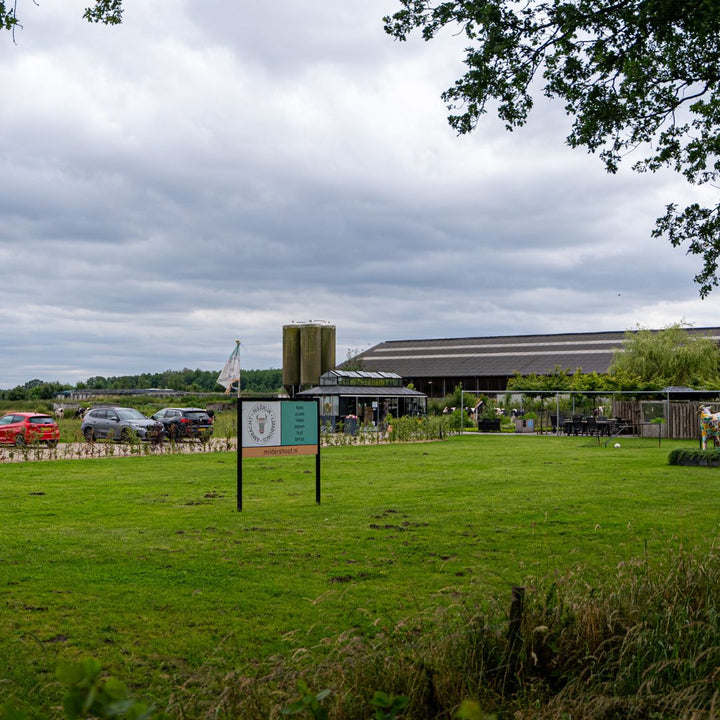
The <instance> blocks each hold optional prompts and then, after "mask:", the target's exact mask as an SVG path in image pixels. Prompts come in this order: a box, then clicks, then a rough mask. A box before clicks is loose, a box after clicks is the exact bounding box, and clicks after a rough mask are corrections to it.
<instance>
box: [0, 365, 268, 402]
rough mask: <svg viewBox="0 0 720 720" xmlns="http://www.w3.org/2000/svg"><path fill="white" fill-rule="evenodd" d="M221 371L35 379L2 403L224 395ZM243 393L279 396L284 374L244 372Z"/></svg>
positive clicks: (5, 394) (6, 393)
mask: <svg viewBox="0 0 720 720" xmlns="http://www.w3.org/2000/svg"><path fill="white" fill-rule="evenodd" d="M218 373H219V371H218V370H190V369H189V368H184V369H182V370H165V371H164V372H160V373H141V374H140V375H119V376H112V377H103V376H101V375H96V376H95V377H91V378H88V379H87V380H85V381H84V382H79V383H77V385H68V384H63V383H58V382H45V381H43V380H38V379H37V378H36V379H33V380H30V381H28V382H26V383H25V384H24V385H18V386H16V387H14V388H12V389H9V390H0V399H2V400H50V399H52V398H54V397H55V396H56V395H57V394H58V393H60V392H62V391H63V390H108V391H111V390H149V389H150V388H163V389H169V390H179V391H181V392H187V393H214V392H217V393H220V392H224V388H223V387H222V385H219V384H218V382H217V378H218ZM240 383H241V390H242V392H248V393H257V394H275V393H277V392H279V391H280V389H281V388H282V370H280V369H277V368H270V369H268V370H243V371H242V374H241V378H240Z"/></svg>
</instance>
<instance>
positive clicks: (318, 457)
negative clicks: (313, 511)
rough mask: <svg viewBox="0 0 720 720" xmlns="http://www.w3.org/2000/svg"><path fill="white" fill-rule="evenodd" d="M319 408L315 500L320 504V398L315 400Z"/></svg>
mask: <svg viewBox="0 0 720 720" xmlns="http://www.w3.org/2000/svg"><path fill="white" fill-rule="evenodd" d="M315 406H316V408H317V453H316V454H315V502H316V503H317V504H318V505H319V504H320V444H321V436H320V400H316V401H315Z"/></svg>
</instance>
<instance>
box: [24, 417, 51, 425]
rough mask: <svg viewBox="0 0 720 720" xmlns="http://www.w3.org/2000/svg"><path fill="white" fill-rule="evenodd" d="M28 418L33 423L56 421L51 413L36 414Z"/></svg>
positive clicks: (45, 423)
mask: <svg viewBox="0 0 720 720" xmlns="http://www.w3.org/2000/svg"><path fill="white" fill-rule="evenodd" d="M28 419H29V420H30V422H31V423H32V424H33V425H53V424H54V423H55V421H54V420H53V419H52V418H51V417H50V416H49V415H35V417H31V418H28Z"/></svg>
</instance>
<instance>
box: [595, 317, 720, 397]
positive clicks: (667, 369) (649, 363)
mask: <svg viewBox="0 0 720 720" xmlns="http://www.w3.org/2000/svg"><path fill="white" fill-rule="evenodd" d="M609 378H610V379H611V380H612V379H618V380H623V382H624V384H625V385H626V386H627V385H628V384H630V383H632V384H634V385H635V386H636V388H647V389H651V388H652V389H660V388H662V387H668V386H685V387H695V388H698V387H709V388H717V387H718V384H719V383H720V349H718V345H717V342H716V341H715V340H712V339H711V338H708V337H701V336H698V335H692V334H690V333H689V332H688V330H687V329H686V328H684V327H683V326H682V325H679V324H676V325H671V326H669V327H667V328H665V329H664V330H659V331H652V330H646V329H638V330H637V331H632V332H628V333H626V334H625V342H624V343H623V348H622V350H617V351H615V354H614V356H613V361H612V364H611V365H610V369H609Z"/></svg>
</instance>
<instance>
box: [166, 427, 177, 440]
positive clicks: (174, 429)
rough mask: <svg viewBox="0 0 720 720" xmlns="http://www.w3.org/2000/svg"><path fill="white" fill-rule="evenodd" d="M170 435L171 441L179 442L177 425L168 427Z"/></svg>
mask: <svg viewBox="0 0 720 720" xmlns="http://www.w3.org/2000/svg"><path fill="white" fill-rule="evenodd" d="M168 435H170V440H172V442H177V441H178V439H179V438H178V427H177V425H170V427H168Z"/></svg>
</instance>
